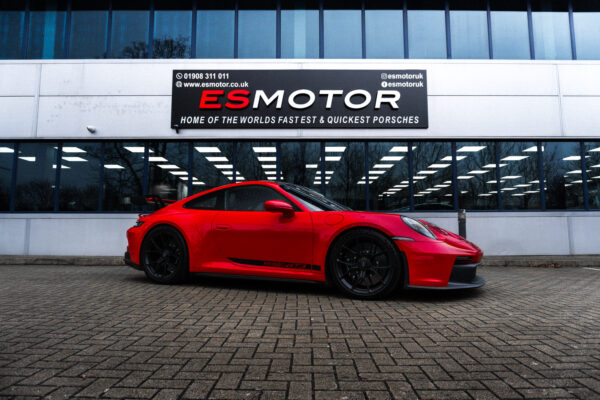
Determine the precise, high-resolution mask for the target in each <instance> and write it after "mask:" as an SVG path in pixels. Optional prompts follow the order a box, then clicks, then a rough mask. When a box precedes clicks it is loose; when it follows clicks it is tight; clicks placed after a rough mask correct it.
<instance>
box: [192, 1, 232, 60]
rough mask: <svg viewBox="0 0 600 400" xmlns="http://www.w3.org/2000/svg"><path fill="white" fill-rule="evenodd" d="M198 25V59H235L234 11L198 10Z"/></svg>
mask: <svg viewBox="0 0 600 400" xmlns="http://www.w3.org/2000/svg"><path fill="white" fill-rule="evenodd" d="M196 23H197V28H196V57H198V58H233V55H234V54H233V46H234V44H233V37H234V30H235V28H234V26H235V11H234V10H229V9H222V10H221V9H219V10H198V14H197V22H196Z"/></svg>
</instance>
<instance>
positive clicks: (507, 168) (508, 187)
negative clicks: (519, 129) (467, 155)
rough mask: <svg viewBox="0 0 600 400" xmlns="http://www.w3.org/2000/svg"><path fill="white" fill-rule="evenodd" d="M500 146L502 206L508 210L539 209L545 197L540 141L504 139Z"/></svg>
mask: <svg viewBox="0 0 600 400" xmlns="http://www.w3.org/2000/svg"><path fill="white" fill-rule="evenodd" d="M498 146H500V147H499V153H500V160H498V161H499V163H500V185H501V190H502V207H503V208H504V209H506V210H514V209H519V210H534V209H539V208H540V205H541V202H540V199H541V197H540V181H539V168H538V155H537V145H536V143H535V142H502V143H498ZM494 180H495V179H492V181H494Z"/></svg>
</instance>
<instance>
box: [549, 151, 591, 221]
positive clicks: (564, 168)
mask: <svg viewBox="0 0 600 400" xmlns="http://www.w3.org/2000/svg"><path fill="white" fill-rule="evenodd" d="M542 146H543V150H544V152H543V159H544V179H545V182H546V209H548V210H565V209H582V208H584V207H585V202H584V198H583V175H582V170H581V148H580V146H579V142H546V143H542Z"/></svg>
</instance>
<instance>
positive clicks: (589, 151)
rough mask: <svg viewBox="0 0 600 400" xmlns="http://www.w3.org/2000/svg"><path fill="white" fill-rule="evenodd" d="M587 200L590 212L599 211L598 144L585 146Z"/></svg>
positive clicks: (599, 163) (599, 159)
mask: <svg viewBox="0 0 600 400" xmlns="http://www.w3.org/2000/svg"><path fill="white" fill-rule="evenodd" d="M585 156H586V157H585V162H586V170H587V171H588V173H587V182H588V198H589V205H590V209H591V210H598V209H600V142H588V143H586V144H585Z"/></svg>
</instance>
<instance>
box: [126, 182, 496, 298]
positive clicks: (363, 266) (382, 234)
mask: <svg viewBox="0 0 600 400" xmlns="http://www.w3.org/2000/svg"><path fill="white" fill-rule="evenodd" d="M127 240H128V246H127V252H126V253H125V262H126V263H127V264H128V265H130V266H132V267H134V268H136V269H139V270H142V271H144V272H145V273H146V275H147V276H148V278H150V279H151V280H153V281H155V282H159V283H176V282H180V281H182V280H184V279H185V277H186V276H187V275H188V273H189V272H204V273H221V274H234V275H245V276H248V275H252V276H260V277H270V278H287V279H304V280H310V281H319V282H329V283H331V284H333V285H334V286H335V287H337V288H338V289H340V290H341V291H343V292H344V293H346V294H348V295H350V296H353V297H357V298H375V297H384V296H386V295H388V294H390V293H391V292H392V291H394V290H395V289H396V288H399V287H405V288H431V289H463V288H476V287H480V286H482V285H483V284H484V283H485V282H484V280H483V279H482V278H481V277H479V276H477V275H476V270H477V266H478V265H479V264H480V262H481V258H482V256H483V252H482V251H481V249H479V248H478V247H477V246H476V245H475V244H473V243H471V242H469V241H467V240H465V239H463V238H462V237H460V236H458V235H455V234H453V233H450V232H448V231H446V230H444V229H441V228H439V227H437V226H435V225H433V224H430V223H427V222H425V221H418V220H415V219H412V218H409V217H406V216H401V215H398V214H386V213H378V212H360V211H352V210H351V209H349V208H348V207H345V206H343V205H341V204H338V203H336V202H334V201H332V200H329V199H328V198H326V197H324V196H323V195H321V194H320V193H317V192H315V191H314V190H311V189H308V188H305V187H303V186H299V185H294V184H290V183H284V182H270V181H267V182H262V181H257V182H243V183H236V184H231V185H227V186H222V187H219V188H214V189H211V190H207V191H205V192H203V193H200V194H197V195H194V196H191V197H188V198H186V199H183V200H180V201H177V202H174V203H172V204H169V205H167V206H166V207H164V208H161V209H159V210H158V211H155V212H154V213H152V214H149V215H140V218H139V219H138V221H137V223H136V225H135V226H134V227H132V228H130V229H129V230H128V231H127Z"/></svg>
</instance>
